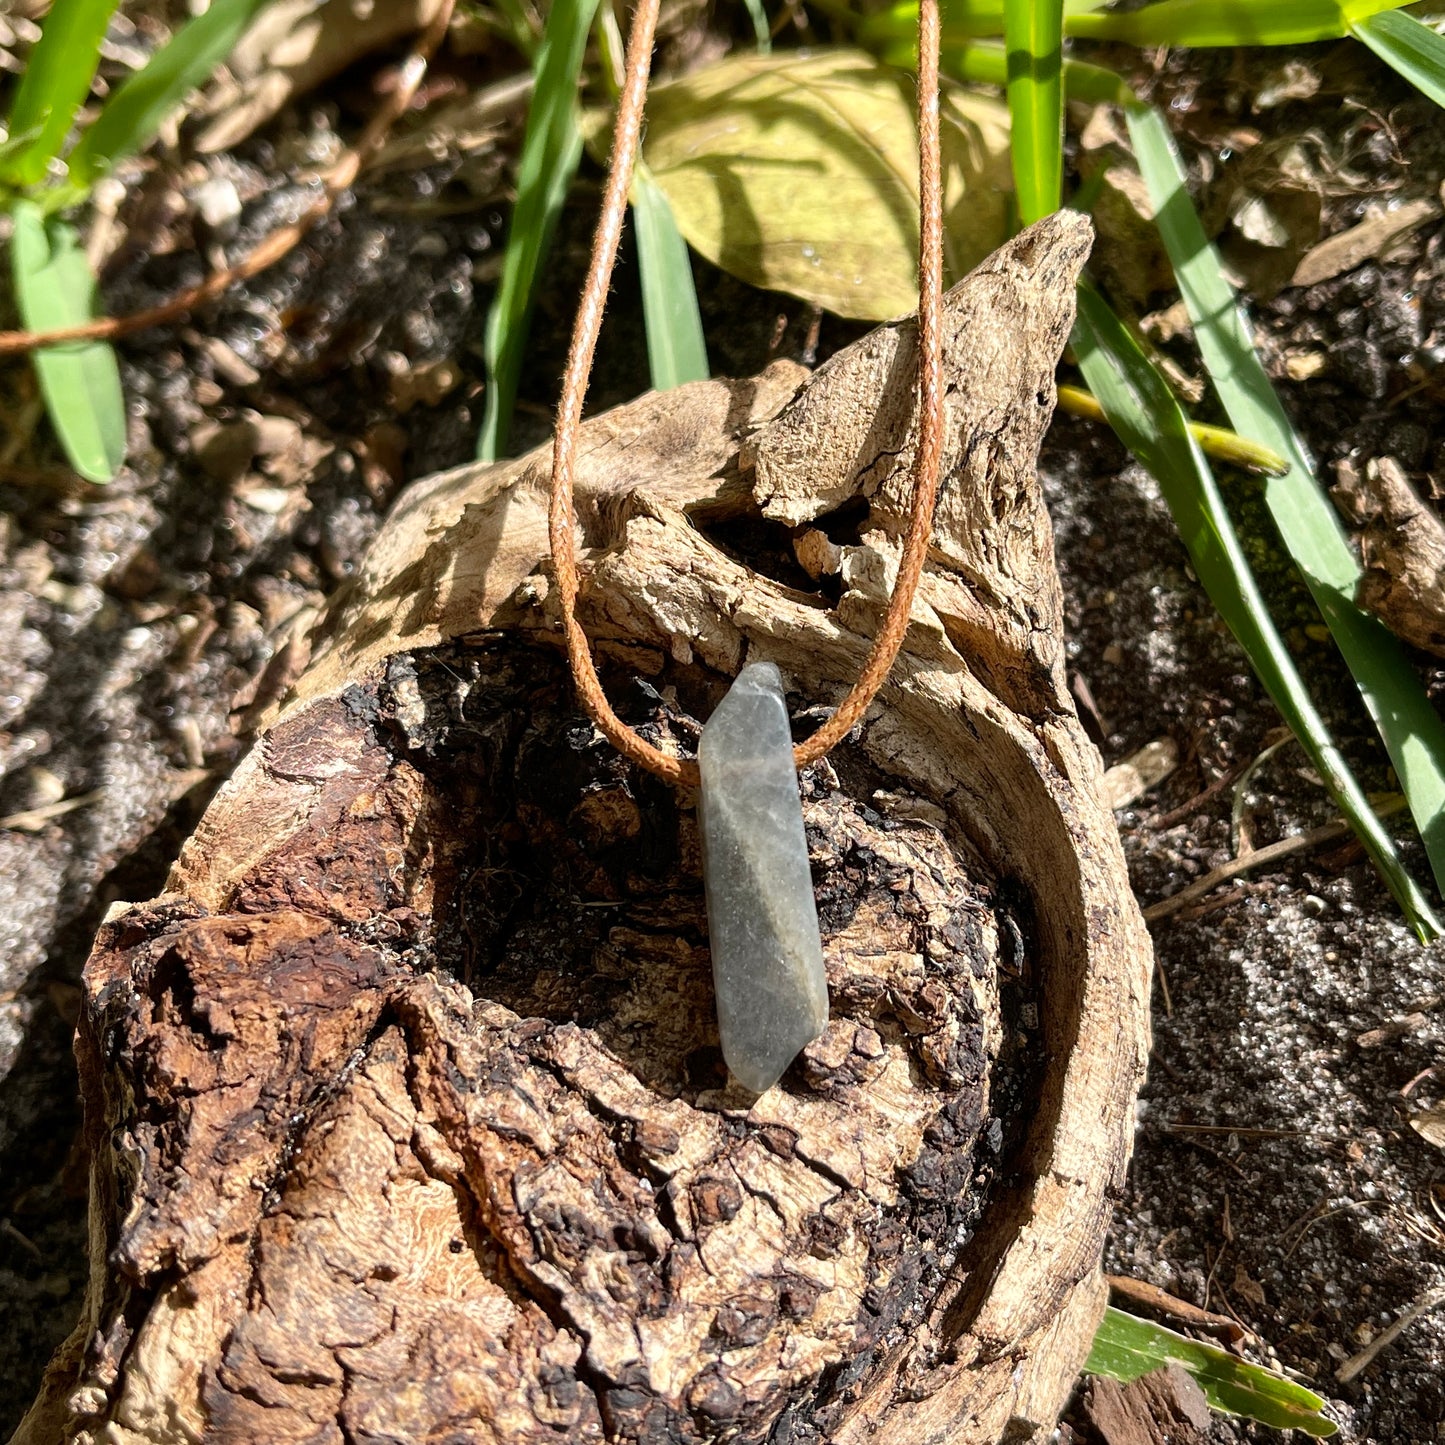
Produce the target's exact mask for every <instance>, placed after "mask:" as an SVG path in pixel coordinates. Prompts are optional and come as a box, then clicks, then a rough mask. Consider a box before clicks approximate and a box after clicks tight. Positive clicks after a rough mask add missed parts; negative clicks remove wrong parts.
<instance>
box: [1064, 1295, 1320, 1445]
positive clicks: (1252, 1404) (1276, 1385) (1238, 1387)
mask: <svg viewBox="0 0 1445 1445" xmlns="http://www.w3.org/2000/svg"><path fill="white" fill-rule="evenodd" d="M1168 1364H1177V1365H1180V1366H1182V1367H1183V1368H1184V1369H1186V1370H1188V1372H1189V1373H1190V1374H1191V1375H1193V1376H1194V1378H1195V1380H1196V1381H1198V1383H1199V1387H1200V1389H1201V1390H1203V1391H1204V1397H1205V1399H1207V1400H1208V1401H1209V1403H1210V1405H1211V1406H1212V1407H1213V1408H1214V1409H1216V1410H1221V1411H1223V1412H1224V1413H1225V1414H1229V1415H1244V1416H1246V1417H1247V1418H1249V1419H1251V1420H1258V1421H1260V1422H1261V1423H1262V1424H1265V1425H1272V1426H1274V1428H1275V1429H1277V1430H1303V1431H1304V1432H1305V1434H1306V1435H1313V1436H1314V1437H1315V1439H1317V1440H1326V1439H1328V1438H1329V1437H1330V1436H1331V1435H1333V1434H1334V1433H1335V1431H1336V1430H1338V1429H1339V1426H1338V1425H1336V1424H1335V1422H1334V1421H1333V1420H1330V1419H1327V1418H1326V1417H1325V1416H1324V1415H1322V1414H1320V1410H1321V1408H1322V1407H1323V1405H1324V1403H1325V1402H1324V1401H1323V1400H1322V1399H1321V1398H1320V1397H1319V1396H1318V1395H1316V1394H1315V1392H1314V1391H1313V1390H1307V1389H1306V1388H1305V1387H1304V1386H1303V1385H1300V1384H1297V1383H1296V1382H1295V1381H1294V1380H1290V1379H1286V1378H1285V1376H1283V1375H1280V1374H1276V1373H1275V1371H1273V1370H1266V1369H1265V1368H1264V1367H1263V1366H1261V1365H1251V1364H1249V1363H1248V1362H1247V1361H1245V1360H1241V1359H1238V1358H1237V1357H1236V1356H1234V1355H1231V1354H1230V1353H1229V1352H1228V1351H1226V1350H1221V1349H1220V1348H1219V1347H1218V1346H1217V1345H1208V1344H1203V1343H1201V1342H1200V1341H1199V1340H1191V1339H1189V1338H1188V1337H1187V1336H1185V1335H1180V1334H1176V1333H1175V1332H1174V1331H1173V1330H1166V1329H1165V1328H1164V1327H1163V1326H1162V1325H1156V1324H1153V1323H1152V1322H1151V1321H1149V1320H1141V1319H1139V1318H1137V1317H1136V1316H1134V1315H1131V1314H1125V1312H1124V1311H1123V1310H1116V1309H1115V1308H1114V1307H1113V1306H1112V1305H1111V1306H1110V1307H1109V1308H1108V1309H1106V1310H1105V1311H1104V1318H1103V1319H1102V1320H1101V1321H1100V1322H1099V1329H1098V1333H1097V1334H1095V1336H1094V1343H1093V1346H1092V1348H1091V1349H1090V1350H1089V1358H1088V1360H1087V1361H1085V1363H1084V1369H1085V1371H1086V1372H1087V1373H1089V1374H1091V1375H1107V1376H1109V1378H1110V1379H1113V1380H1122V1381H1123V1382H1124V1383H1125V1384H1127V1383H1128V1382H1129V1381H1130V1380H1137V1379H1138V1378H1139V1376H1140V1375H1147V1374H1148V1373H1149V1372H1150V1370H1157V1369H1159V1368H1160V1367H1161V1366H1162V1365H1168Z"/></svg>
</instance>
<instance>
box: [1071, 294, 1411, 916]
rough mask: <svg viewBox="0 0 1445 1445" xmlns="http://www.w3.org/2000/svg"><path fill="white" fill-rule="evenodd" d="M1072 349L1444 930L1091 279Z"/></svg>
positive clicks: (1171, 404)
mask: <svg viewBox="0 0 1445 1445" xmlns="http://www.w3.org/2000/svg"><path fill="white" fill-rule="evenodd" d="M1074 349H1075V352H1076V353H1077V355H1078V358H1079V368H1080V370H1081V371H1082V372H1083V374H1084V378H1085V380H1086V381H1087V382H1088V384H1089V389H1090V390H1091V391H1092V392H1093V393H1094V395H1095V397H1097V398H1098V400H1099V402H1100V404H1101V405H1102V406H1103V408H1104V413H1105V415H1106V416H1107V417H1108V418H1109V423H1110V425H1111V426H1112V427H1113V428H1114V430H1115V431H1117V432H1118V433H1119V436H1120V437H1121V438H1122V439H1123V441H1124V443H1125V445H1126V446H1127V447H1128V448H1129V450H1130V451H1132V452H1133V453H1134V455H1135V456H1136V457H1138V458H1139V460H1140V461H1141V462H1142V463H1143V464H1144V466H1145V467H1147V468H1148V470H1149V471H1150V472H1151V473H1152V474H1153V476H1154V477H1155V479H1156V480H1157V481H1158V483H1159V486H1160V489H1161V490H1162V492H1163V494H1164V499H1165V501H1166V502H1167V503H1168V504H1169V510H1170V511H1171V512H1172V513H1173V514H1174V522H1175V525H1176V526H1177V527H1178V528H1179V534H1180V536H1181V537H1182V538H1183V540H1184V545H1185V547H1186V548H1187V549H1188V551H1189V557H1190V560H1191V562H1192V563H1193V564H1194V571H1195V574H1196V575H1197V576H1198V578H1199V580H1200V582H1201V583H1202V584H1203V586H1204V590H1205V591H1206V592H1208V593H1209V596H1210V599H1211V600H1212V601H1213V603H1214V605H1215V607H1217V608H1218V609H1219V614H1220V616H1221V617H1223V618H1224V621H1225V623H1226V624H1227V625H1228V627H1229V629H1230V631H1231V632H1233V633H1234V635H1235V637H1236V638H1237V639H1238V641H1239V644H1240V646H1241V647H1242V648H1243V649H1244V651H1245V653H1246V654H1247V655H1248V657H1249V661H1250V664H1251V666H1252V667H1253V668H1254V670H1255V672H1256V674H1257V675H1258V677H1259V679H1260V681H1261V682H1262V683H1263V684H1264V686H1265V689H1266V690H1267V691H1268V693H1269V695H1270V697H1271V698H1272V699H1273V700H1274V704H1275V706H1276V707H1277V708H1278V709H1279V711H1280V713H1281V715H1282V716H1283V717H1284V720H1285V721H1286V722H1287V723H1288V724H1289V726H1290V727H1291V728H1292V729H1293V731H1294V734H1295V736H1296V737H1297V738H1299V740H1300V743H1301V744H1302V746H1303V747H1304V749H1305V751H1306V753H1308V755H1309V758H1310V761H1311V762H1312V763H1313V765H1314V767H1315V769H1316V771H1317V772H1318V773H1319V775H1320V777H1321V778H1322V779H1323V780H1324V783H1325V786H1326V787H1327V788H1328V789H1329V790H1330V793H1331V794H1332V796H1333V797H1334V799H1335V801H1336V803H1337V804H1338V805H1339V808H1340V811H1341V812H1342V813H1343V814H1344V815H1345V817H1346V818H1348V819H1349V821H1350V824H1351V826H1353V828H1354V829H1355V831H1356V832H1357V833H1358V834H1359V836H1360V841H1361V842H1362V843H1364V845H1365V847H1366V849H1367V850H1368V851H1369V854H1370V856H1371V858H1372V859H1373V860H1374V862H1375V866H1376V867H1377V868H1378V869H1379V870H1380V872H1381V874H1382V875H1383V876H1384V878H1385V881H1386V883H1388V884H1389V887H1390V891H1391V892H1392V893H1393V894H1394V895H1395V898H1396V899H1397V900H1398V901H1399V904H1400V907H1401V908H1402V909H1404V911H1405V914H1406V916H1407V917H1408V918H1409V919H1410V922H1411V924H1412V925H1413V926H1414V928H1415V930H1416V932H1417V933H1418V934H1419V935H1420V937H1421V938H1422V939H1428V938H1431V937H1435V936H1438V935H1439V933H1440V923H1439V921H1438V920H1437V919H1436V917H1435V915H1434V913H1433V912H1432V911H1431V908H1430V904H1429V901H1428V900H1427V899H1426V897H1425V895H1424V893H1423V892H1422V891H1421V889H1420V887H1419V885H1418V884H1417V883H1416V882H1415V880H1414V879H1413V878H1411V877H1410V875H1409V873H1407V872H1406V871H1405V868H1404V866H1403V865H1402V864H1401V862H1400V859H1399V855H1398V854H1397V853H1396V851H1395V845H1394V843H1393V841H1392V840H1391V838H1390V835H1389V834H1388V833H1387V832H1386V831H1385V829H1384V827H1383V826H1382V825H1381V823H1380V820H1379V819H1378V818H1377V817H1376V816H1375V814H1374V812H1373V811H1372V810H1371V808H1370V805H1369V802H1368V801H1367V799H1366V797H1365V794H1364V792H1363V790H1362V789H1361V787H1360V785H1359V783H1358V782H1356V780H1355V778H1354V775H1353V774H1352V773H1351V772H1350V769H1349V764H1348V763H1347V762H1346V761H1345V758H1344V756H1343V755H1342V754H1341V753H1340V751H1339V749H1338V748H1337V747H1336V746H1335V744H1334V742H1333V740H1332V739H1331V738H1330V735H1329V732H1328V730H1327V729H1326V727H1325V725H1324V722H1323V720H1322V719H1321V718H1320V716H1319V713H1318V712H1317V711H1316V710H1315V706H1314V703H1313V701H1312V700H1311V699H1310V696H1309V693H1308V692H1307V691H1306V689H1305V685H1304V682H1303V681H1302V680H1301V678H1300V675H1299V672H1298V670H1297V669H1296V668H1295V665H1294V660H1293V659H1292V658H1291V657H1290V654H1289V651H1288V649H1287V648H1286V647H1285V645H1284V642H1283V641H1282V639H1281V638H1280V636H1279V633H1278V632H1277V631H1276V630H1275V626H1274V623H1273V621H1272V620H1271V619H1270V616H1269V612H1268V611H1267V610H1266V608H1265V605H1264V599H1263V598H1262V597H1261V596H1260V594H1259V589H1258V587H1257V586H1256V584H1255V581H1254V577H1253V575H1252V574H1251V573H1250V570H1249V564H1248V563H1247V562H1246V560H1245V557H1244V552H1243V550H1242V549H1241V547H1240V545H1239V538H1238V537H1237V535H1236V534H1235V531H1234V526H1233V523H1232V522H1231V521H1230V519H1229V514H1228V512H1227V511H1226V510H1225V506H1224V501H1223V498H1222V497H1221V496H1220V494H1219V488H1218V486H1217V484H1216V483H1215V480H1214V477H1213V474H1212V473H1211V472H1210V470H1209V464H1208V463H1207V462H1206V461H1205V460H1204V457H1203V454H1202V453H1201V452H1200V450H1199V447H1198V444H1197V443H1196V442H1195V440H1194V438H1193V437H1191V436H1190V434H1189V430H1188V428H1187V426H1186V425H1185V419H1184V413H1183V411H1182V410H1181V409H1180V407H1179V403H1178V402H1177V401H1176V400H1175V398H1174V394H1173V393H1172V392H1171V391H1170V390H1169V388H1168V386H1167V385H1166V384H1165V382H1164V379H1163V378H1162V377H1161V376H1160V375H1159V373H1158V372H1157V371H1156V370H1155V369H1154V366H1153V364H1152V363H1151V362H1150V361H1149V359H1148V357H1146V356H1145V355H1144V353H1143V351H1142V350H1141V349H1140V347H1139V345H1138V343H1137V342H1136V341H1135V340H1134V338H1133V337H1132V336H1130V334H1129V332H1128V331H1127V329H1126V328H1125V327H1124V325H1123V323H1122V322H1121V321H1120V320H1119V319H1118V317H1117V316H1115V315H1114V313H1113V312H1112V311H1111V310H1110V309H1109V306H1108V304H1107V303H1106V302H1105V301H1104V300H1103V298H1102V297H1101V296H1100V295H1099V294H1098V292H1097V291H1095V290H1094V289H1093V288H1092V287H1091V286H1089V285H1088V284H1087V283H1084V284H1081V285H1080V287H1079V319H1078V323H1077V325H1076V326H1075V329H1074ZM1279 450H1280V451H1281V452H1283V451H1284V449H1283V448H1279ZM1286 455H1288V454H1287V453H1286Z"/></svg>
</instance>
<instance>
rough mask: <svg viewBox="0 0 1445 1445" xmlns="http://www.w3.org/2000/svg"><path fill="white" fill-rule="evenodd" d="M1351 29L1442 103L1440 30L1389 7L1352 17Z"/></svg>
mask: <svg viewBox="0 0 1445 1445" xmlns="http://www.w3.org/2000/svg"><path fill="white" fill-rule="evenodd" d="M1350 33H1351V34H1352V35H1353V36H1355V38H1356V39H1358V40H1363V41H1364V43H1365V44H1366V45H1368V46H1369V47H1370V49H1371V50H1373V51H1374V52H1375V54H1376V55H1378V56H1379V57H1380V59H1381V60H1383V61H1384V62H1385V64H1386V65H1388V66H1390V67H1391V68H1392V69H1394V70H1397V71H1399V73H1400V74H1401V75H1403V76H1404V77H1405V79H1406V80H1408V81H1409V82H1410V84H1411V85H1413V86H1414V87H1415V88H1416V89H1417V90H1421V91H1423V92H1424V93H1425V94H1426V95H1428V96H1429V97H1430V99H1431V100H1433V101H1434V102H1435V104H1436V105H1442V106H1445V36H1442V35H1441V34H1440V33H1439V31H1437V30H1432V29H1431V28H1430V27H1429V26H1428V25H1425V24H1423V23H1422V22H1421V21H1419V20H1416V19H1415V17H1414V16H1413V15H1406V14H1405V13H1404V11H1402V10H1389V11H1386V12H1385V13H1383V14H1381V15H1371V16H1368V17H1366V18H1365V19H1362V20H1357V21H1355V22H1354V23H1353V24H1352V25H1351V26H1350Z"/></svg>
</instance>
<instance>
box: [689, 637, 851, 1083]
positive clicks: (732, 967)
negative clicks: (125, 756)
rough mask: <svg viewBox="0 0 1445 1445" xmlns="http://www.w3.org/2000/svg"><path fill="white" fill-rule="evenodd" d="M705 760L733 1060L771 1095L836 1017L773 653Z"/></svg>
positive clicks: (726, 1052) (711, 735)
mask: <svg viewBox="0 0 1445 1445" xmlns="http://www.w3.org/2000/svg"><path fill="white" fill-rule="evenodd" d="M697 761H698V768H699V770H700V771H701V773H702V791H701V796H700V800H699V804H698V811H699V814H700V817H701V822H702V859H703V862H702V874H703V882H704V885H705V886H706V889H707V928H708V935H709V937H710V939H711V941H712V976H713V985H714V987H715V988H716V990H717V1019H718V1030H719V1032H720V1033H721V1034H722V1050H723V1057H724V1058H725V1059H726V1060H727V1065H728V1068H729V1069H730V1070H731V1071H732V1075H733V1077H734V1078H735V1079H736V1080H737V1081H738V1082H739V1083H740V1084H742V1085H744V1086H745V1087H746V1088H749V1089H752V1090H753V1091H754V1092H755V1093H759V1094H761V1093H762V1092H763V1090H765V1089H767V1088H770V1087H771V1086H772V1085H773V1084H775V1083H776V1082H777V1081H778V1077H779V1075H781V1074H782V1072H783V1070H784V1069H786V1068H787V1067H788V1065H789V1064H790V1063H792V1061H793V1060H794V1059H795V1058H796V1057H797V1055H798V1051H799V1049H801V1048H802V1047H803V1046H804V1045H805V1044H807V1043H809V1042H811V1041H812V1040H813V1039H815V1038H817V1037H818V1035H819V1034H820V1033H822V1032H823V1028H824V1026H825V1025H826V1024H827V1022H828V982H827V976H826V975H825V974H824V972H823V946H822V943H821V942H820V941H819V938H818V910H817V908H816V906H815V905H814V903H813V879H812V875H811V873H810V872H809V870H808V844H807V840H806V839H805V838H804V837H803V810H802V807H801V805H800V804H799V802H798V774H797V771H796V770H795V769H794V767H793V740H792V736H791V734H790V732H789V729H788V709H787V705H786V703H785V702H784V700H783V679H782V676H781V675H780V674H779V672H778V669H777V668H776V667H775V666H774V665H773V664H772V663H771V662H752V663H749V664H748V665H747V666H746V667H745V668H743V670H742V671H741V672H740V673H739V674H738V676H737V681H736V682H734V683H733V685H732V687H730V688H729V689H728V694H727V696H726V697H725V698H723V700H722V702H721V703H720V704H719V705H718V708H717V711H716V712H714V713H713V715H712V718H711V719H710V720H709V722H708V725H707V726H706V727H705V728H704V729H703V730H702V740H701V742H700V743H699V744H698V749H697Z"/></svg>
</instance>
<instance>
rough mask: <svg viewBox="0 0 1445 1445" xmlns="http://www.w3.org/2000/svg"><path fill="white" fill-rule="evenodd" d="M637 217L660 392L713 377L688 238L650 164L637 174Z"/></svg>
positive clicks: (650, 356)
mask: <svg viewBox="0 0 1445 1445" xmlns="http://www.w3.org/2000/svg"><path fill="white" fill-rule="evenodd" d="M632 217H633V220H634V221H635V222H636V225H637V269H638V272H639V273H640V275H641V278H642V319H643V323H644V325H645V326H646V327H647V362H648V366H649V369H650V370H651V372H652V384H653V386H654V387H655V388H656V389H657V390H658V391H666V390H667V388H668V387H671V386H681V385H682V383H683V382H685V381H702V380H704V379H705V378H706V377H707V376H708V374H709V373H708V365H707V343H706V342H705V341H704V340H703V334H702V317H701V315H700V314H699V313H698V309H697V291H696V289H695V288H694V287H693V284H692V263H691V261H689V259H688V254H687V242H686V241H684V240H683V239H682V233H681V232H680V231H679V230H678V229H677V222H676V221H675V220H674V219H673V216H672V207H671V206H669V205H668V204H667V197H666V196H664V195H663V194H662V192H661V191H660V190H659V189H658V187H657V182H656V181H654V180H653V179H652V175H651V173H650V172H649V171H648V169H647V167H646V166H645V165H642V164H639V165H638V167H637V174H636V175H635V176H634V177H633V179H632Z"/></svg>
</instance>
